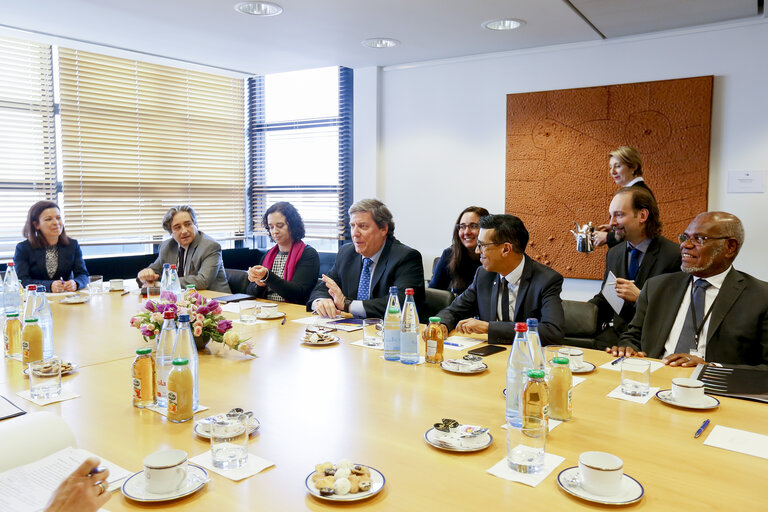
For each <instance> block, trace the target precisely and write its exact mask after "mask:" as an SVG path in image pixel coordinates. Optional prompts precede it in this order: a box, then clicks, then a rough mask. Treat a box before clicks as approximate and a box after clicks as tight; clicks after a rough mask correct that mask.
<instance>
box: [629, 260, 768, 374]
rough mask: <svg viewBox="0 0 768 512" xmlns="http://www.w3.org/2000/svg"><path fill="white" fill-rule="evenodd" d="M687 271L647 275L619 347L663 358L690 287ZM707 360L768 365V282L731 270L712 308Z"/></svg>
mask: <svg viewBox="0 0 768 512" xmlns="http://www.w3.org/2000/svg"><path fill="white" fill-rule="evenodd" d="M690 278H691V277H690V275H689V274H687V273H685V272H677V273H675V274H664V275H661V276H657V277H654V278H651V279H649V280H648V281H647V282H646V283H645V286H644V287H643V290H642V292H640V298H639V299H638V301H637V313H636V314H635V317H634V318H633V319H632V322H630V324H629V326H628V327H627V331H626V332H625V333H624V334H623V335H622V336H621V339H620V341H619V344H620V345H621V346H628V345H629V346H632V347H633V348H634V349H636V350H642V351H643V352H645V353H646V354H648V357H653V358H660V357H663V356H664V344H665V343H666V341H667V338H668V337H669V331H670V330H671V329H672V324H673V323H674V322H675V317H676V316H677V313H678V311H679V309H680V304H681V303H682V301H683V294H684V293H685V291H686V289H687V288H688V283H689V282H690ZM705 359H706V360H707V361H713V362H718V363H723V364H746V365H768V283H766V282H765V281H760V280H759V279H755V278H754V277H752V276H750V275H749V274H745V273H743V272H739V271H738V270H736V269H734V268H732V269H731V271H730V272H728V275H727V276H726V277H725V281H723V286H722V288H720V293H719V294H718V295H717V298H716V299H715V302H714V304H713V306H712V313H711V316H710V319H709V327H708V330H707V348H706V354H705Z"/></svg>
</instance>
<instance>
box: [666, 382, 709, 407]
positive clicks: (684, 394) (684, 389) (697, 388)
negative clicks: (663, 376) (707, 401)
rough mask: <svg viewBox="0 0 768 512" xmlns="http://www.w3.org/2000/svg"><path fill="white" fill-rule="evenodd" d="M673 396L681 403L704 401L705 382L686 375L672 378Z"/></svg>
mask: <svg viewBox="0 0 768 512" xmlns="http://www.w3.org/2000/svg"><path fill="white" fill-rule="evenodd" d="M672 398H674V400H675V402H680V403H681V404H697V403H700V402H702V401H704V383H703V382H701V381H700V380H696V379H689V378H686V377H676V378H674V379H672Z"/></svg>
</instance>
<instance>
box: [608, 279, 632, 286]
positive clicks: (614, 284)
mask: <svg viewBox="0 0 768 512" xmlns="http://www.w3.org/2000/svg"><path fill="white" fill-rule="evenodd" d="M627 282H628V283H634V282H635V280H634V279H627ZM605 286H616V281H611V282H608V283H605Z"/></svg>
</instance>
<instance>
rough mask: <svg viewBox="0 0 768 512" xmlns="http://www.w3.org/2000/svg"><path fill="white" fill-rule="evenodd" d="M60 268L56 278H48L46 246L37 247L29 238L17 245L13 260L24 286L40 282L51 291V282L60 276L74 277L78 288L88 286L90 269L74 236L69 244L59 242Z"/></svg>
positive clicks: (66, 279) (64, 277)
mask: <svg viewBox="0 0 768 512" xmlns="http://www.w3.org/2000/svg"><path fill="white" fill-rule="evenodd" d="M58 253H59V268H58V270H56V274H55V275H54V278H55V279H49V278H48V271H47V270H46V269H45V248H41V249H35V248H33V247H32V245H30V243H29V240H24V241H23V242H19V243H18V244H17V245H16V253H15V254H14V255H13V262H14V263H15V265H16V275H18V276H19V280H20V281H21V284H22V286H27V285H28V284H39V285H42V286H45V288H46V291H48V292H50V291H51V283H53V281H54V280H56V281H58V280H59V278H61V279H64V280H65V281H69V280H70V279H74V280H75V282H76V283H77V288H78V289H81V288H85V287H86V286H88V282H89V280H90V279H89V278H88V270H87V269H86V268H85V262H84V261H83V253H82V251H81V250H80V245H79V244H78V243H77V240H75V239H74V238H70V239H69V245H61V244H58Z"/></svg>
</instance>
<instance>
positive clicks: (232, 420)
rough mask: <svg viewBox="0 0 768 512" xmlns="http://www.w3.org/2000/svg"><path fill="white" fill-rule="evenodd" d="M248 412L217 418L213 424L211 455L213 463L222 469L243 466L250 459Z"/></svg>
mask: <svg viewBox="0 0 768 512" xmlns="http://www.w3.org/2000/svg"><path fill="white" fill-rule="evenodd" d="M249 423H250V416H249V415H247V414H238V415H227V416H224V417H219V418H216V420H215V421H214V422H213V423H212V424H211V457H212V459H213V465H214V466H215V467H217V468H221V469H235V468H239V467H242V466H243V465H245V463H246V462H247V461H248V425H249Z"/></svg>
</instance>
